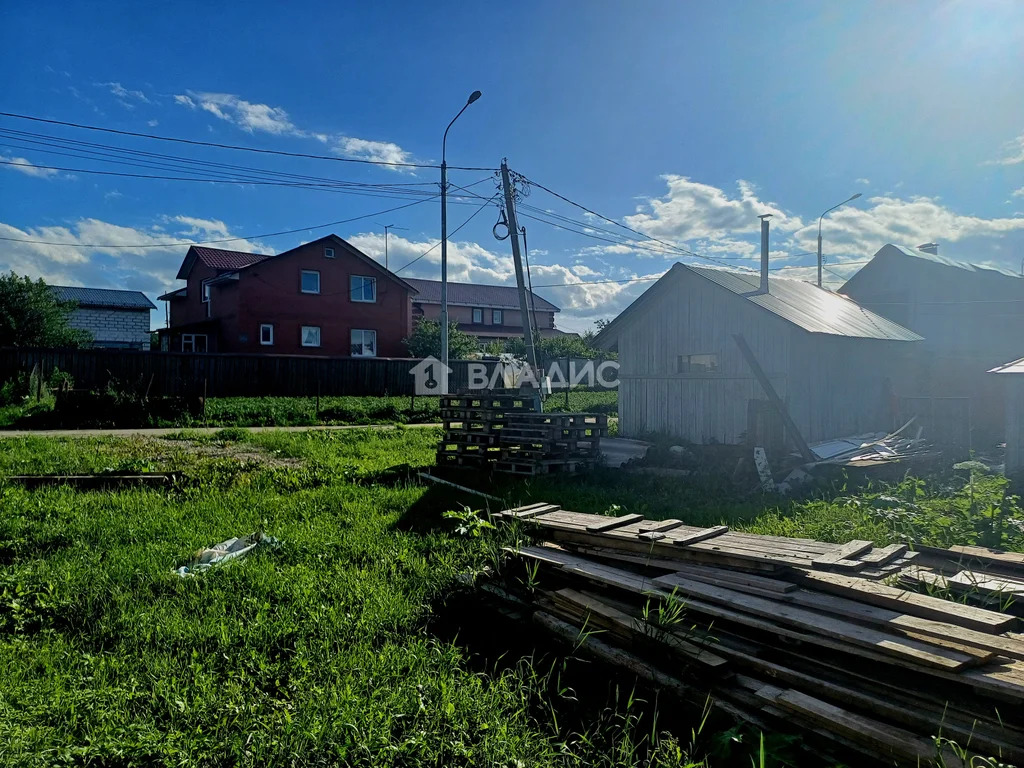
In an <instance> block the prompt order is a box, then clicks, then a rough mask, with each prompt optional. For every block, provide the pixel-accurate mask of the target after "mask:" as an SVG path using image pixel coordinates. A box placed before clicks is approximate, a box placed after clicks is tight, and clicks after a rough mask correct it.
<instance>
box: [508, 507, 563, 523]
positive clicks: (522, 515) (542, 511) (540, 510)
mask: <svg viewBox="0 0 1024 768" xmlns="http://www.w3.org/2000/svg"><path fill="white" fill-rule="evenodd" d="M558 509H559V507H558V505H557V504H541V505H540V506H538V507H534V508H533V509H523V510H520V511H519V512H516V513H515V514H513V515H512V516H513V517H514V518H515V519H517V520H528V519H530V518H533V517H537V516H538V515H546V514H549V513H551V512H557V511H558Z"/></svg>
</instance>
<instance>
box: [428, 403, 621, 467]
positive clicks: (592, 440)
mask: <svg viewBox="0 0 1024 768" xmlns="http://www.w3.org/2000/svg"><path fill="white" fill-rule="evenodd" d="M539 405H540V403H539V399H538V396H537V395H536V394H534V393H521V392H518V391H506V390H502V391H492V392H487V393H483V394H481V393H464V394H460V395H456V396H448V397H442V398H441V418H442V420H443V424H444V437H443V438H442V441H441V445H440V447H439V448H438V451H437V463H438V465H439V466H458V467H474V468H483V467H491V468H493V469H495V470H497V471H499V472H508V473H511V474H520V475H536V474H542V473H547V472H558V471H562V472H576V471H579V470H583V469H590V468H593V467H594V466H596V464H597V463H598V461H599V460H600V457H601V450H600V440H601V437H602V435H606V434H607V432H608V417H607V416H605V415H603V414H596V413H539V412H538V411H539Z"/></svg>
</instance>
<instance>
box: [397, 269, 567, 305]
mask: <svg viewBox="0 0 1024 768" xmlns="http://www.w3.org/2000/svg"><path fill="white" fill-rule="evenodd" d="M406 282H408V283H410V284H411V285H412V286H413V287H414V288H415V289H416V290H417V292H418V295H417V296H416V301H418V302H421V303H424V304H440V303H441V281H440V280H420V279H417V278H412V277H410V278H409V279H408V280H407V281H406ZM448 303H449V304H452V305H455V306H459V307H484V308H487V309H490V308H492V307H493V308H495V309H519V289H518V288H516V287H515V286H514V285H475V284H473V283H453V282H449V283H448ZM533 309H535V310H537V311H538V312H560V311H561V310H560V309H559V308H558V307H556V306H555V305H554V304H552V303H551V302H550V301H548V300H547V299H542V298H541V297H540V296H538V295H537V294H536V293H534V294H533Z"/></svg>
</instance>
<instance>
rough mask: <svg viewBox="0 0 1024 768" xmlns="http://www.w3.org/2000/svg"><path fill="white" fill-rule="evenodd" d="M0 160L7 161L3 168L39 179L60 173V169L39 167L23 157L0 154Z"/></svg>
mask: <svg viewBox="0 0 1024 768" xmlns="http://www.w3.org/2000/svg"><path fill="white" fill-rule="evenodd" d="M0 161H2V162H4V163H7V165H4V168H8V169H10V170H12V171H18V172H19V173H24V174H25V175H27V176H35V177H37V178H40V179H50V178H53V177H54V176H56V175H57V174H59V173H60V171H56V170H54V169H53V168H39V167H38V166H35V165H33V164H32V163H31V162H29V161H28V160H26V159H25V158H24V157H9V156H7V155H0Z"/></svg>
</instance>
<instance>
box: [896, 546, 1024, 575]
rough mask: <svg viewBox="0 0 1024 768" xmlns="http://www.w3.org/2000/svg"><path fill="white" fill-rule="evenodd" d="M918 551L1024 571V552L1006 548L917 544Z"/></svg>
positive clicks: (935, 555)
mask: <svg viewBox="0 0 1024 768" xmlns="http://www.w3.org/2000/svg"><path fill="white" fill-rule="evenodd" d="M914 548H915V549H917V550H918V551H920V552H922V553H924V554H927V555H931V556H933V557H939V558H945V559H947V560H951V561H953V562H961V561H964V560H979V561H981V562H984V563H986V564H987V565H991V566H997V567H1000V568H1002V569H1004V570H1005V569H1009V570H1013V571H1017V570H1020V571H1024V553H1020V552H1007V551H1006V550H1004V549H989V548H988V547H970V546H957V547H950V548H949V549H939V548H937V547H926V546H922V545H917V546H915V547H914Z"/></svg>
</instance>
